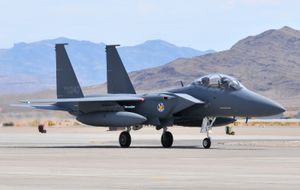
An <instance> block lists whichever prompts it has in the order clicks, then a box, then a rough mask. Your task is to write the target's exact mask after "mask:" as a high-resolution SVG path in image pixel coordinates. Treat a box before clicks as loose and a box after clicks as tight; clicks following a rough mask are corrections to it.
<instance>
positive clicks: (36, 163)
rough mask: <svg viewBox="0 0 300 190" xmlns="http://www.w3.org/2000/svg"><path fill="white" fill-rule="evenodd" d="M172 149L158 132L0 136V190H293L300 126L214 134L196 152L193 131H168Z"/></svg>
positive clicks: (85, 130)
mask: <svg viewBox="0 0 300 190" xmlns="http://www.w3.org/2000/svg"><path fill="white" fill-rule="evenodd" d="M169 130H170V131H171V132H172V133H173V135H174V146H173V148H169V149H165V148H161V145H160V135H161V131H156V130H155V129H153V128H150V127H146V128H143V129H141V130H139V131H132V132H131V135H132V146H131V148H127V149H123V148H119V145H118V135H119V133H120V131H107V128H93V127H83V126H77V127H73V126H72V127H56V126H53V127H49V128H47V133H46V134H40V133H38V131H37V128H35V127H1V128H0V155H1V156H0V189H171V188H172V189H204V188H205V189H299V186H300V126H292V127H291V126H290V127H285V126H278V127H259V126H251V127H249V126H248V127H245V126H243V127H234V131H235V133H236V135H234V136H231V135H225V128H224V127H220V128H215V129H214V130H213V133H212V138H213V144H212V148H211V149H203V148H202V145H201V140H202V139H203V138H204V137H205V136H204V135H203V134H200V133H199V128H183V127H174V128H170V129H169Z"/></svg>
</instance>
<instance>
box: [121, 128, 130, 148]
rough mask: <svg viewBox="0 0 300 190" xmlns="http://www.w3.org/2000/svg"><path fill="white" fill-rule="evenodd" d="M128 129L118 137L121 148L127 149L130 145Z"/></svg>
mask: <svg viewBox="0 0 300 190" xmlns="http://www.w3.org/2000/svg"><path fill="white" fill-rule="evenodd" d="M129 131H130V128H127V131H123V132H122V133H121V134H120V136H119V143H120V146H121V147H122V148H128V147H129V146H130V144H131V136H130V133H129Z"/></svg>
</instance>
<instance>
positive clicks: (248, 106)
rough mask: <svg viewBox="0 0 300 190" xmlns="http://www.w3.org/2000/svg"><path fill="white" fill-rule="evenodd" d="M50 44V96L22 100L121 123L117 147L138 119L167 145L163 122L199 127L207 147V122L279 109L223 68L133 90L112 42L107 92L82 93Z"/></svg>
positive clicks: (103, 123)
mask: <svg viewBox="0 0 300 190" xmlns="http://www.w3.org/2000/svg"><path fill="white" fill-rule="evenodd" d="M65 45H66V44H56V46H55V49H56V85H57V86H56V87H57V98H56V99H43V100H27V101H23V104H25V105H26V106H27V107H33V108H37V109H46V110H63V111H67V112H69V113H70V114H72V115H74V116H75V117H76V119H77V120H78V121H80V122H81V123H84V124H87V125H92V126H96V127H110V128H113V127H124V129H126V130H124V131H123V132H121V134H120V136H119V143H120V146H121V147H129V146H130V144H131V136H130V133H129V132H130V130H131V129H133V130H138V129H141V128H142V127H143V126H144V125H151V126H155V127H156V129H157V130H160V129H162V131H163V132H162V136H161V144H162V146H163V147H166V148H167V147H171V146H172V144H173V135H172V133H171V132H169V131H168V127H171V126H173V125H180V126H186V127H199V128H200V131H201V132H204V133H206V135H207V137H206V138H205V139H204V140H203V142H202V144H203V147H204V148H210V146H211V139H210V136H209V132H210V130H211V129H212V127H215V126H222V125H227V124H230V123H232V122H234V121H235V117H246V118H249V117H260V116H269V115H275V114H279V113H282V112H284V111H285V110H284V108H283V107H282V106H280V105H279V104H278V103H276V102H274V101H272V100H270V99H267V98H265V97H263V96H261V95H258V94H256V93H254V92H252V91H250V90H248V89H247V88H245V87H244V86H243V85H242V84H241V83H240V82H239V81H238V80H236V79H235V78H233V77H230V76H227V75H223V74H210V75H207V76H203V77H201V78H199V79H196V80H195V81H194V82H192V84H190V85H188V86H182V87H180V88H177V89H173V90H169V91H166V92H159V93H146V94H136V92H135V89H134V87H133V85H132V83H131V81H130V79H129V77H128V74H127V72H126V70H125V68H124V66H123V63H122V60H121V58H120V56H119V54H118V52H117V49H116V46H117V45H108V46H106V58H107V94H103V95H98V96H84V95H83V93H82V90H81V87H80V86H79V83H78V80H77V78H76V75H75V73H74V70H73V68H72V65H71V62H70V60H69V57H68V55H67V52H66V50H65Z"/></svg>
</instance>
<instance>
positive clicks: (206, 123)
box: [200, 117, 216, 149]
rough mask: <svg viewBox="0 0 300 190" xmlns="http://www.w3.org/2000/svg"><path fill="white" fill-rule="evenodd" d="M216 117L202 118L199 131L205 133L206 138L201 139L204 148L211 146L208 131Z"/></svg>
mask: <svg viewBox="0 0 300 190" xmlns="http://www.w3.org/2000/svg"><path fill="white" fill-rule="evenodd" d="M215 120H216V118H209V117H205V118H203V121H202V126H201V131H200V132H201V133H206V136H207V137H206V138H205V139H203V141H202V145H203V147H204V148H205V149H208V148H210V146H211V139H210V137H209V132H210V131H211V128H212V126H213V124H214V122H215Z"/></svg>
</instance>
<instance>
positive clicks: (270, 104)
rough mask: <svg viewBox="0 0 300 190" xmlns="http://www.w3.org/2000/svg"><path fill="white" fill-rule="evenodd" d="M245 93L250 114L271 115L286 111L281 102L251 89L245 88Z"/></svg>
mask: <svg viewBox="0 0 300 190" xmlns="http://www.w3.org/2000/svg"><path fill="white" fill-rule="evenodd" d="M243 94H244V95H243V96H244V98H243V99H244V101H245V102H246V104H247V106H246V107H248V108H247V109H248V111H247V112H248V116H252V117H261V116H271V115H277V114H281V113H283V112H285V109H284V108H283V107H282V106H281V105H280V104H278V103H277V102H275V101H273V100H270V99H268V98H266V97H264V96H261V95H259V94H256V93H254V92H252V91H250V90H244V92H243Z"/></svg>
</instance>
